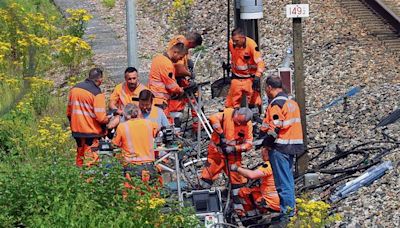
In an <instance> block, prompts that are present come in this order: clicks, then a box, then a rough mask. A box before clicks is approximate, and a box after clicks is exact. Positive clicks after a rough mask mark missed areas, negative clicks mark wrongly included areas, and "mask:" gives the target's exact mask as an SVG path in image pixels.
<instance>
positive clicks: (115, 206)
mask: <svg viewBox="0 0 400 228" xmlns="http://www.w3.org/2000/svg"><path fill="white" fill-rule="evenodd" d="M69 14H70V16H69V17H67V18H66V20H63V19H62V17H61V15H60V14H59V13H58V12H57V10H56V8H55V7H54V6H53V5H52V4H51V0H32V1H25V0H6V1H1V2H0V26H1V28H2V30H0V40H1V42H0V79H1V80H0V96H1V97H2V99H1V100H0V112H1V111H2V109H4V108H6V107H8V106H10V105H11V106H12V107H13V108H12V109H11V110H10V111H8V112H7V113H6V114H4V115H2V116H0V224H1V226H2V227H15V226H18V227H189V226H196V224H197V223H198V221H197V219H196V218H195V216H194V215H193V213H192V211H191V208H180V207H178V205H177V204H176V203H175V202H167V201H166V200H165V199H163V198H161V196H160V194H159V190H157V189H153V188H149V187H148V186H146V185H145V184H143V183H142V181H141V180H136V179H133V180H132V181H127V180H126V179H125V178H124V177H123V176H122V175H121V169H122V167H121V166H120V165H119V163H118V162H116V161H114V164H113V165H112V168H109V169H107V170H102V169H100V168H94V169H91V170H90V172H86V171H87V170H82V169H79V168H76V167H75V166H74V165H73V164H74V157H75V153H76V152H75V141H74V140H73V139H72V137H71V133H70V131H69V127H68V126H69V123H68V120H67V119H66V117H65V108H66V97H65V94H66V93H65V92H66V91H65V89H64V90H63V89H59V88H55V85H54V82H53V81H52V80H49V79H45V77H46V76H47V77H48V76H49V75H50V74H49V73H48V72H49V71H56V72H66V73H65V75H64V76H65V79H66V80H67V82H68V86H71V85H73V84H75V83H76V81H77V78H79V76H80V75H82V74H86V72H81V69H82V66H84V65H83V64H84V63H87V62H89V57H90V52H91V50H90V46H89V45H88V44H87V43H86V42H85V41H84V40H82V39H81V38H82V35H83V31H84V30H85V27H86V25H87V22H88V20H90V18H91V16H90V15H88V14H87V12H86V11H84V10H80V9H77V10H69ZM64 76H62V77H64ZM25 84H27V85H28V86H26V87H24V86H23V85H25ZM23 88H24V89H23ZM66 89H68V88H66ZM22 90H24V91H22ZM21 92H23V93H21ZM19 95H21V99H20V100H18V102H17V103H16V104H14V103H15V102H16V101H15V99H14V97H16V96H19ZM89 173H90V174H89ZM105 173H107V175H104V174H105ZM124 182H131V183H130V184H131V185H132V186H135V188H134V189H127V188H126V187H124Z"/></svg>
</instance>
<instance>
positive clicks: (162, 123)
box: [139, 89, 170, 130]
mask: <svg viewBox="0 0 400 228" xmlns="http://www.w3.org/2000/svg"><path fill="white" fill-rule="evenodd" d="M153 98H154V95H153V94H152V93H151V91H150V90H147V89H145V90H142V92H140V94H139V108H140V111H141V112H142V117H143V118H144V119H147V120H150V121H151V122H154V123H156V124H157V129H158V130H159V129H161V128H162V127H168V126H169V125H170V124H169V121H168V119H167V117H166V116H165V113H164V111H163V110H162V109H161V108H159V107H157V106H155V105H154V104H153Z"/></svg>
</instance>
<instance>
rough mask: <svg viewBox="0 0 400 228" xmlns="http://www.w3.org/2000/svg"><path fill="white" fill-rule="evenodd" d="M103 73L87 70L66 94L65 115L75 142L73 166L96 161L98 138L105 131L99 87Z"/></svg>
mask: <svg viewBox="0 0 400 228" xmlns="http://www.w3.org/2000/svg"><path fill="white" fill-rule="evenodd" d="M102 81H103V72H102V71H101V70H100V69H98V68H93V69H91V70H90V71H89V77H88V78H87V79H86V80H85V81H83V82H81V83H78V84H77V85H75V86H74V87H73V88H72V89H71V90H70V92H69V95H68V106H67V117H68V119H69V122H70V127H71V131H72V136H73V137H74V138H75V140H76V143H77V147H78V148H77V154H76V165H77V166H78V167H82V166H83V164H84V162H85V164H86V165H87V166H91V165H93V164H96V162H97V161H98V155H97V153H96V151H95V148H97V147H98V139H99V137H101V136H103V135H104V134H105V131H104V129H105V127H104V126H105V124H107V123H108V121H109V118H108V117H107V115H106V102H105V96H104V94H103V93H102V92H101V90H100V88H99V86H100V85H101V83H102Z"/></svg>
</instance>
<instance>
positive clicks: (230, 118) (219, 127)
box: [201, 108, 253, 210]
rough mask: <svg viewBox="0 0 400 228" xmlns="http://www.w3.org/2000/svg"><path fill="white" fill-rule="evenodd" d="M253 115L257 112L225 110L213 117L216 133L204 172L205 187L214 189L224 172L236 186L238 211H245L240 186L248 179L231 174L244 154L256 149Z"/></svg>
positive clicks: (235, 201) (235, 202)
mask: <svg viewBox="0 0 400 228" xmlns="http://www.w3.org/2000/svg"><path fill="white" fill-rule="evenodd" d="M252 116H253V112H252V111H251V110H250V109H248V108H240V109H233V108H225V110H224V111H223V112H220V113H217V114H214V115H212V116H210V118H209V119H210V122H211V125H212V127H213V129H214V132H213V134H212V136H211V141H210V144H209V145H208V155H207V163H206V165H205V167H204V168H203V170H202V175H201V185H202V187H204V188H210V187H211V185H212V184H213V180H215V179H217V178H218V174H219V173H220V172H221V171H222V170H224V171H225V173H226V174H227V175H228V178H229V181H230V183H231V184H232V195H233V197H232V198H233V203H234V209H237V210H244V208H243V206H242V204H241V202H240V198H239V195H238V194H239V189H240V187H242V186H243V185H244V184H245V183H246V182H247V180H246V178H245V177H243V176H242V175H240V174H239V173H237V172H230V170H229V166H230V165H232V164H236V165H237V166H240V165H241V161H242V154H241V153H242V152H246V151H248V150H250V149H251V148H252V147H253V144H252V142H253V133H252V132H253V125H252V123H251V118H252ZM226 163H228V164H226Z"/></svg>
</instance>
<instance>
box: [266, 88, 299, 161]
mask: <svg viewBox="0 0 400 228" xmlns="http://www.w3.org/2000/svg"><path fill="white" fill-rule="evenodd" d="M275 128H279V131H278V135H277V138H276V140H275V144H274V147H275V148H276V149H277V150H278V151H280V152H283V153H287V154H301V153H302V152H303V151H304V147H303V130H302V127H301V118H300V109H299V106H298V104H297V103H296V102H295V101H294V100H291V99H289V98H288V96H287V94H285V93H283V92H281V93H279V94H278V95H277V96H276V97H275V98H274V99H273V100H272V101H271V103H270V104H269V105H268V108H267V111H266V117H265V119H264V121H263V125H262V128H261V130H262V131H264V132H276V130H275Z"/></svg>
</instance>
